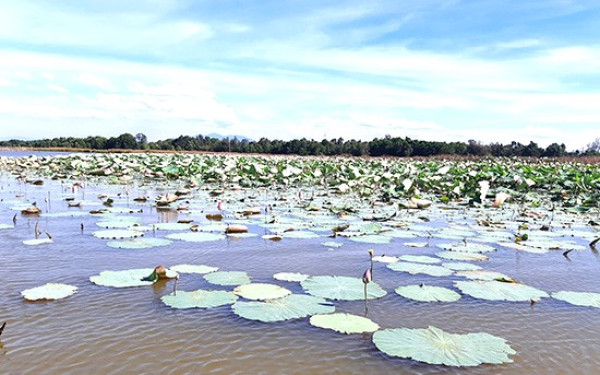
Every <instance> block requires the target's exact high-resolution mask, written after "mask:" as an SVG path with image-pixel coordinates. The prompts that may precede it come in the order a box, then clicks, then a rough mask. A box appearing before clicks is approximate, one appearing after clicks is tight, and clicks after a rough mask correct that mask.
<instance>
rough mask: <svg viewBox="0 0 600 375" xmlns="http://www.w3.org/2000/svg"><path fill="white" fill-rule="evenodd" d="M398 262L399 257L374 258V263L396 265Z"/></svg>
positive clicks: (382, 256)
mask: <svg viewBox="0 0 600 375" xmlns="http://www.w3.org/2000/svg"><path fill="white" fill-rule="evenodd" d="M397 261H398V257H395V256H389V255H376V256H374V257H373V262H380V263H396V262H397Z"/></svg>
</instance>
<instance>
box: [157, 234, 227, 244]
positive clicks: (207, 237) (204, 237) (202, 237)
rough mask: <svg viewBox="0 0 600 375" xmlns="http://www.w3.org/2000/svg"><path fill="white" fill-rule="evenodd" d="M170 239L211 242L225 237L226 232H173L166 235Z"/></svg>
mask: <svg viewBox="0 0 600 375" xmlns="http://www.w3.org/2000/svg"><path fill="white" fill-rule="evenodd" d="M166 237H167V238H168V239H170V240H181V241H185V242H210V241H219V240H223V239H225V238H226V237H225V235H224V234H216V233H205V232H185V233H172V234H169V235H167V236H166Z"/></svg>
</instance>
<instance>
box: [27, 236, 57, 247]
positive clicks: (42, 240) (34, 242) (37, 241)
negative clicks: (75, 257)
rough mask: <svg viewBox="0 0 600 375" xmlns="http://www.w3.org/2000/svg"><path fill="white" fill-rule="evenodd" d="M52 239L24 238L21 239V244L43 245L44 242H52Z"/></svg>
mask: <svg viewBox="0 0 600 375" xmlns="http://www.w3.org/2000/svg"><path fill="white" fill-rule="evenodd" d="M52 242H54V241H52V239H50V238H36V239H33V240H25V241H23V245H27V246H37V245H43V244H46V243H52Z"/></svg>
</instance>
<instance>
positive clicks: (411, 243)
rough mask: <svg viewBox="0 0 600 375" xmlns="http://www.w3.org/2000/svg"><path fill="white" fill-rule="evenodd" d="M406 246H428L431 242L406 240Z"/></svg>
mask: <svg viewBox="0 0 600 375" xmlns="http://www.w3.org/2000/svg"><path fill="white" fill-rule="evenodd" d="M404 246H408V247H421V248H422V247H428V246H429V243H428V242H405V243H404Z"/></svg>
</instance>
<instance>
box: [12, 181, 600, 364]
mask: <svg viewBox="0 0 600 375" xmlns="http://www.w3.org/2000/svg"><path fill="white" fill-rule="evenodd" d="M49 191H50V196H51V200H50V211H51V212H63V211H70V212H80V211H83V212H87V211H89V209H90V207H87V208H84V209H77V208H71V209H69V208H67V204H66V202H65V201H63V200H61V198H62V197H64V196H67V195H70V193H69V192H68V191H67V192H64V191H62V187H61V185H60V183H59V182H56V181H53V182H50V181H48V182H47V184H46V185H45V186H41V187H36V186H31V185H22V184H19V183H17V182H16V181H15V180H14V179H13V178H12V177H6V176H5V178H3V179H2V190H1V191H0V194H1V197H2V199H3V201H2V202H0V218H1V219H0V222H1V223H10V222H11V218H12V216H13V214H14V213H15V212H17V211H11V210H10V207H12V206H14V205H15V202H11V201H13V200H15V199H16V198H15V195H16V194H20V193H23V194H25V197H24V198H20V199H21V200H22V199H29V200H30V201H32V200H35V201H36V202H37V203H38V205H39V206H40V207H44V206H45V203H43V202H44V198H45V197H47V196H48V192H49ZM101 191H110V192H112V193H117V192H121V191H122V190H120V188H118V187H106V186H93V185H90V186H88V188H87V189H86V192H85V194H86V198H87V199H88V200H92V201H93V200H95V199H96V196H97V194H98V193H99V192H101ZM142 192H143V190H141V189H139V190H136V189H131V191H130V193H131V196H134V195H135V194H137V193H142ZM119 204H120V205H122V206H126V205H128V204H129V205H131V206H133V203H126V202H119ZM211 204H212V203H211ZM136 207H138V206H136ZM44 208H46V207H44ZM140 208H143V210H144V213H143V214H137V215H139V216H140V217H142V218H143V220H144V222H145V223H152V222H158V221H164V220H166V218H167V216H165V215H164V214H160V213H157V212H156V211H155V210H154V209H152V208H151V207H150V205H149V204H147V205H145V206H140ZM169 215H170V216H168V219H170V220H174V219H175V218H176V217H177V214H176V213H173V212H171V213H170V214H169ZM179 216H181V217H189V216H190V215H187V214H186V215H183V214H179ZM191 217H195V218H197V219H198V220H201V218H202V215H201V214H197V215H194V214H193V215H191ZM99 220H100V218H98V217H93V216H91V215H85V216H74V217H44V215H42V216H41V217H40V218H39V226H40V228H41V229H42V230H47V231H49V232H50V233H52V235H53V237H54V243H53V244H51V245H42V246H25V245H23V244H22V241H23V240H25V239H31V238H33V226H34V225H35V221H34V219H27V218H25V217H22V216H20V214H19V215H18V222H17V227H16V228H14V229H8V230H0V244H1V245H0V264H1V270H2V279H3V281H2V284H1V287H0V322H1V321H7V322H8V323H7V327H6V329H5V331H4V334H3V335H2V336H1V337H0V339H1V342H2V344H3V348H1V349H0V373H1V374H114V373H119V374H141V373H161V374H186V373H197V374H200V373H201V374H366V373H369V374H389V373H397V374H440V373H441V374H595V373H600V355H598V348H600V309H594V308H586V307H576V306H572V305H569V304H566V303H564V302H561V301H558V300H554V299H543V300H542V301H541V302H539V303H537V304H535V305H534V306H530V305H529V303H511V302H489V301H483V300H476V299H474V298H471V297H469V296H463V298H461V300H459V301H458V302H456V303H449V304H438V303H434V304H426V303H418V302H413V301H409V300H407V299H404V298H402V297H400V296H398V295H396V294H395V293H394V291H393V290H394V288H396V287H397V286H399V285H403V284H415V283H420V282H426V283H428V284H432V285H440V286H446V287H449V288H452V283H453V281H455V280H460V279H462V278H459V277H445V278H435V277H430V276H424V275H420V276H411V275H408V274H406V273H398V272H394V271H391V270H389V269H387V268H386V267H385V265H384V264H375V272H374V273H375V278H376V279H377V282H378V283H379V284H380V285H381V286H382V287H383V288H384V289H385V290H387V291H388V295H387V296H385V297H384V298H382V299H379V300H375V301H372V302H370V304H369V314H368V316H369V318H371V319H372V320H374V321H375V322H377V323H378V324H379V325H380V326H381V327H382V328H397V327H409V328H424V327H427V326H429V325H433V326H436V327H439V328H442V329H444V330H446V331H449V332H454V333H468V332H478V331H485V332H488V333H491V334H493V335H497V336H500V337H503V338H505V339H506V340H507V341H508V343H509V344H510V345H511V346H512V347H513V348H514V349H515V350H516V351H517V354H516V355H514V356H512V358H513V359H514V363H512V364H505V365H484V366H479V367H476V368H468V369H465V368H460V369H456V368H449V367H444V366H432V365H427V364H422V363H417V362H415V361H411V360H406V359H398V358H392V357H389V356H387V355H385V354H383V353H381V352H379V351H378V350H377V349H376V348H375V346H374V345H373V343H372V342H371V335H368V334H365V335H341V334H337V333H335V332H333V331H328V330H322V329H319V328H314V327H311V326H310V325H309V324H308V319H299V320H294V321H288V322H282V323H273V324H265V323H259V322H253V321H248V320H245V319H243V318H240V317H238V316H236V315H235V314H233V313H232V312H231V309H230V307H228V306H225V307H219V308H215V309H209V310H203V309H188V310H176V309H171V308H169V307H167V306H166V305H164V304H163V303H162V302H161V301H160V297H161V296H162V295H165V294H168V293H170V292H171V290H172V287H173V284H172V283H171V282H169V283H164V282H160V283H157V284H155V285H154V286H153V287H136V288H123V289H114V288H107V287H101V286H97V285H94V284H92V283H91V282H90V281H89V277H90V276H92V275H95V274H98V273H99V272H100V271H102V270H121V269H130V268H147V267H154V266H155V265H158V264H165V265H174V264H181V263H190V264H206V265H210V266H216V267H220V268H221V270H231V271H237V270H243V271H246V272H248V273H249V274H250V275H251V276H252V278H253V280H254V281H256V282H271V283H277V284H279V285H282V286H285V287H287V288H289V289H291V290H292V291H293V292H297V293H301V292H302V290H301V288H300V286H299V284H296V283H285V282H277V281H274V280H273V279H272V275H273V274H274V273H276V272H280V271H291V272H304V273H308V274H311V275H343V276H354V277H360V275H361V274H362V271H363V270H364V269H365V268H366V267H368V264H369V263H368V255H367V249H369V248H374V249H375V250H376V252H377V253H378V254H384V253H385V254H387V255H401V254H424V255H433V254H434V253H435V252H437V251H439V249H438V248H436V247H435V246H433V245H434V244H435V243H436V242H437V241H435V240H434V241H433V242H432V243H431V246H430V247H429V248H425V249H414V248H408V247H406V246H404V245H402V243H403V242H406V240H403V239H394V240H393V241H392V242H391V243H390V244H385V245H369V244H360V243H355V242H352V241H349V240H347V239H338V241H341V242H344V246H342V247H341V248H338V249H335V250H328V249H327V247H324V246H322V245H320V243H321V242H324V241H327V240H330V239H328V238H326V237H323V238H318V239H312V240H302V239H284V240H283V241H281V242H270V241H264V240H262V239H261V238H260V237H255V238H243V239H237V240H228V241H227V240H223V241H218V242H208V243H185V242H178V241H175V242H173V244H172V245H170V246H167V247H158V248H152V249H143V250H122V249H114V248H110V247H108V246H106V242H107V241H105V240H101V239H97V238H95V237H93V236H92V235H91V233H92V232H93V231H95V230H98V229H99V228H98V227H97V226H96V225H95V223H96V222H97V221H99ZM81 223H84V226H85V229H84V232H83V233H81V232H80V224H81ZM427 225H445V223H444V222H443V221H439V220H438V221H434V222H432V223H429V224H427ZM250 229H251V232H254V233H258V234H263V233H264V232H265V230H264V229H263V228H261V227H258V226H255V225H251V226H250ZM167 233H169V232H157V233H156V234H155V235H156V236H157V237H162V236H164V235H165V234H167ZM147 235H148V236H152V235H153V234H152V233H149V234H147ZM575 240H576V241H578V242H580V243H582V244H585V243H586V242H585V241H583V240H582V239H577V238H576V239H575ZM444 242H448V241H447V240H444ZM480 265H483V266H484V267H485V268H486V269H492V270H496V271H500V272H504V273H506V274H508V275H510V276H512V277H513V278H515V279H517V280H519V281H521V282H523V283H525V284H528V285H531V286H534V287H537V288H540V289H543V290H545V291H548V292H554V291H558V290H577V291H591V292H600V283H599V282H598V281H599V279H600V277H599V276H600V272H599V269H600V261H599V260H598V259H597V258H596V257H595V256H594V255H593V254H592V253H591V252H589V251H577V252H573V253H571V261H567V260H566V259H565V258H564V257H563V256H562V252H560V251H559V252H551V253H548V254H543V255H538V254H529V253H520V252H519V253H518V252H515V251H514V250H508V249H501V250H499V251H498V252H495V253H493V254H491V256H490V260H489V261H488V262H486V263H485V264H482V263H480ZM47 282H62V283H67V284H72V285H75V286H77V287H78V288H79V289H78V292H77V293H76V294H75V295H73V296H71V297H68V298H66V299H63V300H59V301H53V302H35V303H32V302H25V301H24V300H23V298H22V297H21V295H20V292H21V291H23V290H25V289H28V288H32V287H36V286H39V285H42V284H45V283H47ZM199 288H204V289H224V290H227V289H228V288H225V287H218V286H212V285H210V284H208V283H207V282H205V281H204V280H203V279H202V277H201V276H199V275H188V274H186V275H183V276H182V278H181V280H180V281H179V285H178V289H179V290H190V291H191V290H195V289H199ZM335 305H336V309H337V311H338V312H349V313H355V314H359V315H360V314H363V313H364V303H363V302H336V303H335Z"/></svg>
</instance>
